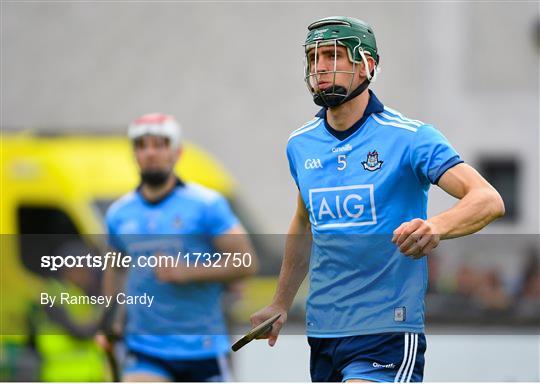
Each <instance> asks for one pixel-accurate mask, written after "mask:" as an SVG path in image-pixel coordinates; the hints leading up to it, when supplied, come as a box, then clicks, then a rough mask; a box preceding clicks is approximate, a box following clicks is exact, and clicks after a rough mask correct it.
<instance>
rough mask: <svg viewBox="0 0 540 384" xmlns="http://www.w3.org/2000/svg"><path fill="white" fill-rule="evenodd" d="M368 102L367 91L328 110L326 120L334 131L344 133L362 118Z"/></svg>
mask: <svg viewBox="0 0 540 384" xmlns="http://www.w3.org/2000/svg"><path fill="white" fill-rule="evenodd" d="M368 102H369V92H368V91H367V89H366V90H365V91H364V92H362V93H361V94H360V95H358V96H356V97H355V98H354V99H352V100H349V101H347V102H346V103H344V104H341V105H338V106H337V107H334V108H328V111H327V112H326V119H327V120H328V124H330V126H331V127H332V128H334V129H335V130H336V131H345V130H347V129H349V128H350V127H352V126H353V124H354V123H356V122H357V121H358V120H360V119H361V118H362V116H364V111H365V110H366V107H367V105H368Z"/></svg>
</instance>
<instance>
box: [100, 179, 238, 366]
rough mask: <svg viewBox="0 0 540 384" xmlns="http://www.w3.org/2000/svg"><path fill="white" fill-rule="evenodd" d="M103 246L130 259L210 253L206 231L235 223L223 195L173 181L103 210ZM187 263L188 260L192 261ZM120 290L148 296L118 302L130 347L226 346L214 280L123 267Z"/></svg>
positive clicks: (163, 352)
mask: <svg viewBox="0 0 540 384" xmlns="http://www.w3.org/2000/svg"><path fill="white" fill-rule="evenodd" d="M106 220H107V225H108V231H109V237H110V243H111V246H113V247H114V248H116V249H118V250H121V251H122V252H124V254H127V255H130V256H131V257H133V258H135V257H138V256H141V255H146V256H148V255H173V256H176V255H177V254H178V252H179V251H181V252H182V253H183V254H186V253H187V252H192V253H193V252H201V253H204V252H210V253H212V254H213V253H214V249H213V247H212V244H211V240H212V238H213V237H215V236H218V235H221V234H224V233H226V232H227V231H228V230H229V229H231V228H232V227H233V226H234V225H236V224H237V223H238V220H237V218H236V217H235V215H234V214H233V213H232V211H231V209H230V207H229V205H228V203H227V201H226V200H225V199H224V198H223V197H222V196H221V195H219V194H218V193H217V192H215V191H212V190H210V189H207V188H204V187H202V186H199V185H196V184H192V183H188V184H183V183H181V182H178V183H177V186H176V187H175V189H174V190H173V191H172V192H171V193H169V194H168V195H167V196H166V197H165V198H164V199H162V200H161V201H159V202H157V203H150V202H148V201H146V200H145V199H144V198H143V197H142V196H141V194H140V192H139V191H138V190H137V191H134V192H132V193H129V194H127V195H125V196H124V197H122V198H120V199H119V200H118V201H116V202H115V203H114V204H113V205H112V206H111V208H110V209H109V211H108V212H107V217H106ZM192 265H193V261H192ZM125 291H126V293H127V294H128V295H143V294H144V293H146V294H148V295H154V296H155V298H154V302H153V304H152V306H151V307H150V308H148V307H146V306H144V305H126V307H127V308H126V310H127V324H126V329H125V341H126V344H127V346H128V347H129V348H130V349H132V350H135V351H138V352H141V353H145V354H147V355H151V356H156V357H160V358H164V359H200V358H207V357H213V356H217V355H219V354H222V353H224V352H225V351H227V350H228V344H229V343H228V338H227V330H226V327H225V321H224V317H223V312H222V307H221V296H222V292H223V285H222V284H221V283H218V282H204V283H187V284H175V283H168V282H162V281H159V280H158V279H157V277H156V273H155V270H154V268H150V267H146V268H142V267H137V268H130V269H129V272H128V276H127V284H126V288H125Z"/></svg>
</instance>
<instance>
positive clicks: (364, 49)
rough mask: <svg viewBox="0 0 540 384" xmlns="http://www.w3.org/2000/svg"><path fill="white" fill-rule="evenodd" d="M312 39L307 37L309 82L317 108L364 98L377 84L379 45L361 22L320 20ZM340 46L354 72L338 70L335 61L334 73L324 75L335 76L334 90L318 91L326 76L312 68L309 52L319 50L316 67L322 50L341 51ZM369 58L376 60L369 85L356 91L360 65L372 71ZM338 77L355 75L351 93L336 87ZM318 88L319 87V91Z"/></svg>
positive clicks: (312, 30)
mask: <svg viewBox="0 0 540 384" xmlns="http://www.w3.org/2000/svg"><path fill="white" fill-rule="evenodd" d="M308 30H309V32H308V35H307V37H306V42H305V44H304V47H305V54H306V59H305V81H306V84H307V87H308V89H309V91H310V92H311V94H312V95H313V101H314V102H315V104H317V105H320V106H323V107H335V106H337V105H340V104H342V103H344V102H346V101H349V100H351V99H353V98H354V97H356V96H358V95H359V94H361V93H362V92H363V91H364V90H365V89H366V88H367V87H368V85H369V84H370V83H371V82H373V81H374V80H375V77H376V74H377V71H378V64H379V54H378V52H377V42H376V41H375V35H374V33H373V30H372V28H371V27H370V26H369V25H368V24H366V23H364V22H363V21H361V20H358V19H355V18H352V17H343V16H333V17H326V18H324V19H321V20H317V21H315V22H314V23H311V24H310V25H309V26H308ZM338 45H341V46H344V47H345V48H347V53H348V56H349V60H350V61H351V62H352V63H353V67H352V70H351V71H338V70H336V62H335V61H334V69H333V71H325V72H324V73H333V75H334V80H333V84H332V86H330V87H328V88H326V89H325V90H318V91H317V90H315V88H314V86H313V85H314V84H318V81H319V80H318V79H319V75H320V74H321V73H323V72H317V67H315V69H314V70H312V68H310V61H309V59H308V57H307V56H308V52H309V51H311V50H312V49H315V52H314V55H315V63H316V62H317V56H318V53H319V52H318V50H319V47H322V46H333V47H334V50H335V51H337V47H338ZM366 55H369V56H371V57H372V58H373V59H374V60H375V68H374V70H373V71H372V72H371V73H368V75H367V79H366V81H364V82H363V83H362V84H360V85H359V86H358V87H357V88H356V89H351V88H352V83H353V76H352V75H354V73H355V69H356V65H357V64H360V63H362V62H363V63H364V65H365V66H366V68H368V61H367V59H366ZM336 73H348V74H351V81H350V83H349V87H348V89H346V88H345V87H343V86H339V85H336ZM317 88H318V87H317Z"/></svg>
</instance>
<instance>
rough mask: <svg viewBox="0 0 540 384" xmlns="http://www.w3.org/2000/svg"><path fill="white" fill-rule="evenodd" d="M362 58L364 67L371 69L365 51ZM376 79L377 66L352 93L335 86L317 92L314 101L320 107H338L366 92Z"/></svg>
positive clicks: (361, 53) (361, 52)
mask: <svg viewBox="0 0 540 384" xmlns="http://www.w3.org/2000/svg"><path fill="white" fill-rule="evenodd" d="M360 56H361V57H362V61H363V62H364V67H365V68H369V63H368V61H367V59H366V55H365V54H364V51H360ZM376 77H377V67H376V66H375V68H374V69H373V71H372V72H371V73H369V72H368V73H367V77H366V80H364V82H362V84H360V85H359V86H358V87H356V89H355V90H354V91H352V92H351V93H349V94H347V90H346V89H345V87H342V86H340V85H337V86H336V85H334V86H333V87H328V88H327V89H325V90H324V91H320V92H315V93H314V94H313V101H314V102H315V104H317V105H318V106H320V107H327V108H333V107H337V106H338V105H340V104H343V103H346V102H347V101H349V100H352V99H354V98H355V97H356V96H358V95H360V94H361V93H362V92H364V91H365V90H366V89H367V87H368V86H369V84H370V83H372V82H374V81H375V78H376ZM328 91H330V92H328Z"/></svg>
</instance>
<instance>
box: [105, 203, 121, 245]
mask: <svg viewBox="0 0 540 384" xmlns="http://www.w3.org/2000/svg"><path fill="white" fill-rule="evenodd" d="M105 223H106V225H107V242H108V244H109V246H110V247H112V248H114V249H116V250H118V251H124V246H123V244H122V241H121V236H120V235H119V234H118V231H117V227H118V225H117V224H116V220H115V218H114V215H112V214H111V212H110V211H109V212H107V215H106V216H105Z"/></svg>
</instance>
